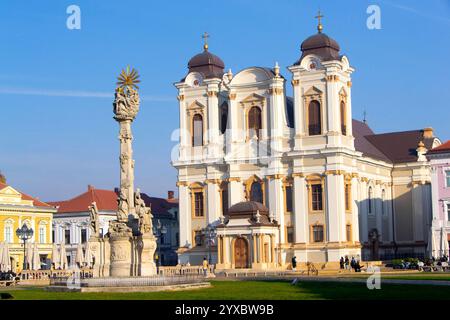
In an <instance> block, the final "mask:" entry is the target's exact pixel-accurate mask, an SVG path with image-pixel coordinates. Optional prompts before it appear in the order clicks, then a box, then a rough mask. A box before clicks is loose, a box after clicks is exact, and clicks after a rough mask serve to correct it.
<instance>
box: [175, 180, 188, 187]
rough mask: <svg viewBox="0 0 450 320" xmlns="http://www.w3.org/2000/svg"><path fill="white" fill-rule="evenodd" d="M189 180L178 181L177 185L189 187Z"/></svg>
mask: <svg viewBox="0 0 450 320" xmlns="http://www.w3.org/2000/svg"><path fill="white" fill-rule="evenodd" d="M187 186H188V182H187V181H177V187H187Z"/></svg>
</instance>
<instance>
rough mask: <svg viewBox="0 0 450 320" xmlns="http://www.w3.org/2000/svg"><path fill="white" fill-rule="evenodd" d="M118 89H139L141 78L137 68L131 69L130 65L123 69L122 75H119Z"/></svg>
mask: <svg viewBox="0 0 450 320" xmlns="http://www.w3.org/2000/svg"><path fill="white" fill-rule="evenodd" d="M117 80H118V81H117V90H120V91H121V90H123V89H126V88H132V89H139V87H138V85H137V84H138V83H139V82H141V80H139V74H138V72H137V71H136V69H134V68H133V69H131V71H130V66H127V69H126V70H124V69H123V70H122V72H121V73H120V75H119V76H118V77H117Z"/></svg>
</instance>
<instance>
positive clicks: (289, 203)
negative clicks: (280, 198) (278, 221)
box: [284, 186, 293, 212]
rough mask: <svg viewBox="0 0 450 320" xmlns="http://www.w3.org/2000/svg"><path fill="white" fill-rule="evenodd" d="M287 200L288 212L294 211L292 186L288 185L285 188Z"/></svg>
mask: <svg viewBox="0 0 450 320" xmlns="http://www.w3.org/2000/svg"><path fill="white" fill-rule="evenodd" d="M284 192H285V201H286V212H292V208H293V202H292V186H286V187H285V188H284Z"/></svg>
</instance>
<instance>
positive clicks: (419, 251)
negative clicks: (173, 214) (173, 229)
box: [173, 15, 440, 269]
mask: <svg viewBox="0 0 450 320" xmlns="http://www.w3.org/2000/svg"><path fill="white" fill-rule="evenodd" d="M317 29H318V32H317V33H316V34H314V35H312V36H310V37H309V38H307V39H306V40H304V41H303V42H302V44H301V53H300V54H299V57H298V60H297V61H295V62H294V63H293V64H292V65H291V66H290V67H288V71H289V72H290V75H289V77H285V76H284V75H282V74H281V72H280V68H279V67H278V65H277V64H276V65H275V66H274V67H273V68H266V67H250V68H246V69H244V70H241V71H239V72H238V73H236V74H233V73H232V72H231V70H229V71H225V64H224V62H223V61H222V60H221V59H220V58H219V57H218V56H217V55H214V54H212V53H211V52H210V50H209V48H208V44H207V43H205V45H204V50H203V52H202V53H200V54H197V55H195V56H194V57H193V58H192V59H190V61H189V63H188V69H189V70H188V73H187V75H186V76H185V77H184V78H183V79H182V80H180V81H178V82H177V83H175V86H176V88H177V89H178V97H177V98H178V101H179V111H180V113H179V117H180V118H179V121H180V137H179V138H180V140H179V148H178V158H177V159H176V160H174V161H173V166H174V167H175V168H176V169H177V170H178V182H177V185H178V188H179V219H180V234H179V236H180V248H179V250H178V254H179V263H181V264H186V263H190V264H191V265H194V264H201V262H202V260H203V259H204V257H210V258H211V262H212V263H214V264H216V267H217V269H234V268H253V269H273V268H289V266H290V262H291V259H292V257H293V256H295V257H296V260H297V262H298V263H299V264H300V265H301V264H303V263H307V262H313V263H326V264H330V265H334V264H335V263H337V262H338V261H339V259H340V257H345V256H349V257H350V258H351V256H354V257H355V258H359V259H362V260H378V259H389V258H392V257H394V256H397V257H399V256H402V255H404V256H424V255H425V253H426V250H427V244H428V238H429V235H428V234H429V232H428V229H429V225H430V223H431V222H430V221H431V220H430V219H431V195H430V192H431V188H430V168H429V162H428V161H427V158H426V157H425V154H426V152H427V150H429V149H431V148H433V147H435V146H438V145H439V144H440V141H439V139H437V138H436V137H435V136H434V134H433V129H432V128H425V129H418V130H412V131H404V132H392V133H383V134H375V133H374V132H373V131H372V130H371V129H370V127H369V126H368V125H367V123H366V122H365V121H362V122H361V121H358V120H354V119H352V91H351V89H352V79H351V76H352V73H353V72H354V71H355V69H354V68H353V67H352V66H351V65H350V61H349V57H347V56H345V55H342V54H341V53H340V46H339V44H338V43H337V42H336V41H335V40H333V39H332V38H331V37H329V36H328V35H326V34H325V33H323V32H322V29H323V26H322V24H321V22H320V15H319V24H318V27H317ZM287 86H291V88H292V92H293V96H292V97H289V96H287V94H286V87H287ZM289 91H290V90H289Z"/></svg>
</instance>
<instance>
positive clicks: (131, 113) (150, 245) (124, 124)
mask: <svg viewBox="0 0 450 320" xmlns="http://www.w3.org/2000/svg"><path fill="white" fill-rule="evenodd" d="M139 82H140V80H139V75H138V73H137V71H136V70H135V69H132V70H131V71H130V68H129V67H128V68H127V69H126V70H122V72H121V74H120V76H119V77H118V82H117V88H116V92H115V99H114V103H113V107H114V109H113V110H114V119H115V120H116V121H117V122H118V123H119V127H120V130H119V141H120V156H119V160H120V189H119V196H118V211H117V219H116V220H114V221H111V222H110V224H109V230H108V234H107V235H106V236H105V237H103V238H102V237H100V236H99V228H98V223H96V221H98V211H97V209H96V206H95V203H93V204H92V206H91V207H90V210H91V228H92V229H93V235H92V236H91V238H90V239H89V245H90V249H91V251H92V252H93V256H94V259H95V262H94V276H95V277H106V276H111V277H129V276H151V275H155V274H156V265H155V262H154V258H153V255H154V253H155V250H156V238H155V236H154V235H153V227H152V214H151V209H150V208H148V207H146V205H145V203H144V200H143V199H142V198H141V194H140V191H139V189H137V190H136V191H135V189H134V160H133V148H132V141H133V135H132V131H131V124H132V123H133V120H134V119H135V118H136V116H137V113H138V112H139V105H140V99H139V93H138V89H139V87H138V86H137V84H138V83H139Z"/></svg>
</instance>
